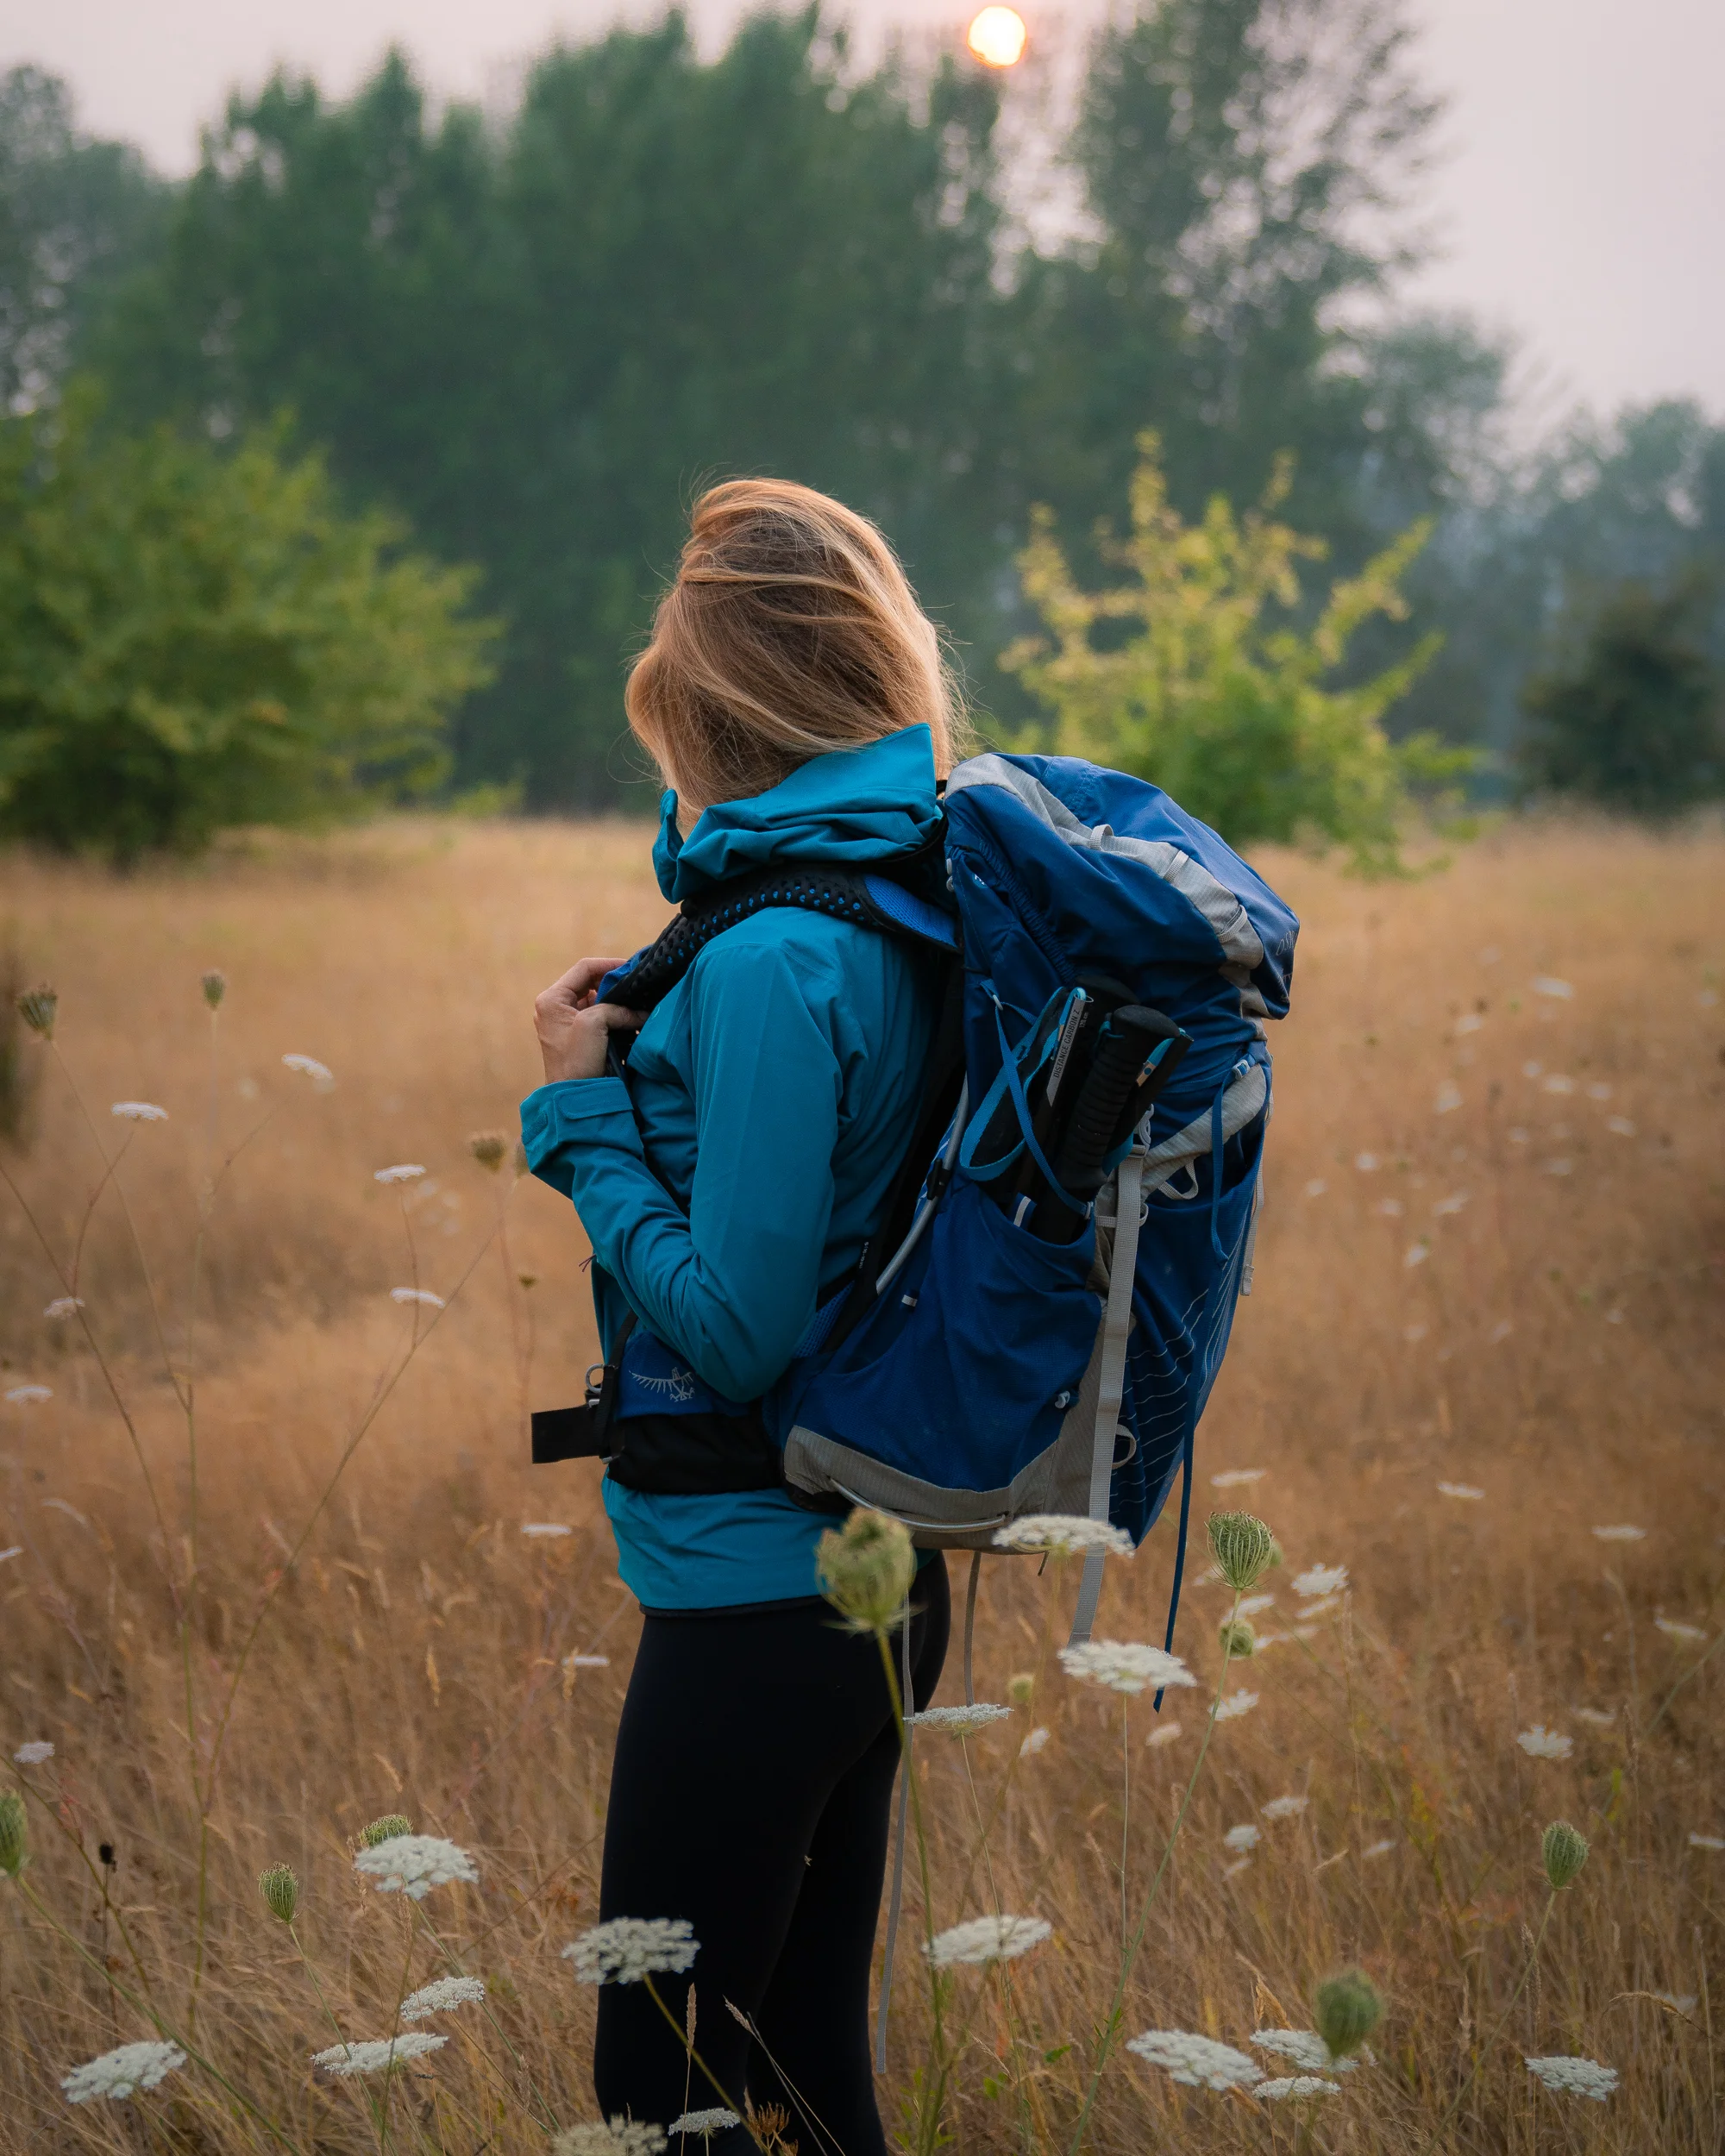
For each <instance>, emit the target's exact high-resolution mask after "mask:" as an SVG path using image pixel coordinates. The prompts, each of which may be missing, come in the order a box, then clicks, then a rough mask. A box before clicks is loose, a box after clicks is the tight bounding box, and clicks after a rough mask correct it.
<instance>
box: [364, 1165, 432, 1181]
mask: <svg viewBox="0 0 1725 2156" xmlns="http://www.w3.org/2000/svg"><path fill="white" fill-rule="evenodd" d="M424 1173H425V1170H424V1169H423V1166H422V1165H421V1164H420V1163H419V1162H417V1160H404V1161H398V1162H397V1163H396V1164H395V1166H394V1167H393V1168H376V1169H373V1170H372V1181H373V1182H374V1183H411V1182H417V1181H418V1180H419V1178H420V1177H421V1176H422V1175H423V1174H424Z"/></svg>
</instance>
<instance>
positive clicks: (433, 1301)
mask: <svg viewBox="0 0 1725 2156" xmlns="http://www.w3.org/2000/svg"><path fill="white" fill-rule="evenodd" d="M389 1299H390V1300H391V1301H392V1302H417V1303H423V1305H424V1306H425V1307H426V1309H428V1310H442V1308H444V1307H445V1305H444V1302H443V1298H442V1296H441V1295H434V1294H432V1292H431V1290H430V1288H391V1289H390V1291H389Z"/></svg>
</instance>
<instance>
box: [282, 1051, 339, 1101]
mask: <svg viewBox="0 0 1725 2156" xmlns="http://www.w3.org/2000/svg"><path fill="white" fill-rule="evenodd" d="M281 1060H282V1062H284V1063H285V1065H286V1066H287V1068H288V1069H290V1070H297V1071H298V1073H299V1075H300V1076H301V1077H302V1078H309V1079H310V1080H311V1089H312V1091H313V1092H314V1093H328V1092H329V1088H330V1087H332V1086H333V1085H334V1084H335V1082H336V1074H335V1072H334V1071H332V1070H331V1069H330V1068H329V1065H328V1063H320V1062H318V1060H317V1057H316V1056H283V1057H282V1059H281Z"/></svg>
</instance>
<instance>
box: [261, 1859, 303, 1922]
mask: <svg viewBox="0 0 1725 2156" xmlns="http://www.w3.org/2000/svg"><path fill="white" fill-rule="evenodd" d="M258 1892H259V1893H260V1894H261V1895H262V1896H263V1897H264V1901H265V1902H266V1903H267V1906H268V1908H269V1913H270V1915H272V1916H276V1917H279V1918H280V1920H281V1921H282V1922H283V1923H284V1924H291V1923H292V1921H293V1912H294V1911H295V1910H296V1909H297V1908H298V1907H299V1882H298V1879H296V1878H295V1877H294V1876H293V1873H292V1870H291V1869H290V1867H289V1866H288V1865H285V1864H273V1865H271V1866H270V1868H269V1870H268V1871H260V1872H259V1874H258Z"/></svg>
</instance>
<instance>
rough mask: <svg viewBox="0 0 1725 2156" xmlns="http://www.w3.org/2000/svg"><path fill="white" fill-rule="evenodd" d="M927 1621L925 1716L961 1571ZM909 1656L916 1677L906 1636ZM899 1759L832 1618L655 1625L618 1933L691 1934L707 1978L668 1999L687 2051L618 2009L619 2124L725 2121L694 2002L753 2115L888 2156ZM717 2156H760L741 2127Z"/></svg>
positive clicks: (931, 1581) (611, 1828) (615, 1843)
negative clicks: (887, 1961)
mask: <svg viewBox="0 0 1725 2156" xmlns="http://www.w3.org/2000/svg"><path fill="white" fill-rule="evenodd" d="M911 1601H912V1610H913V1616H912V1621H911V1677H912V1691H913V1695H914V1699H915V1702H916V1704H917V1705H918V1706H919V1707H920V1706H924V1705H925V1704H926V1703H927V1702H928V1700H929V1699H930V1697H931V1695H932V1694H933V1691H934V1687H935V1683H936V1682H937V1680H938V1677H939V1676H940V1665H941V1663H942V1661H943V1660H944V1658H945V1654H946V1638H947V1631H948V1626H949V1624H950V1614H951V1613H950V1602H949V1598H948V1591H947V1582H946V1566H945V1563H944V1559H942V1558H940V1557H936V1558H934V1560H933V1561H932V1562H931V1564H925V1566H924V1567H923V1569H922V1571H921V1572H920V1573H919V1576H918V1579H917V1584H916V1587H915V1589H913V1593H912V1597H911ZM892 1646H893V1651H894V1664H895V1666H898V1658H899V1657H900V1654H901V1652H902V1643H901V1641H900V1639H899V1638H898V1636H897V1635H896V1634H895V1635H894V1638H893V1641H892ZM898 1760H899V1739H898V1733H897V1731H896V1729H895V1728H894V1723H893V1718H892V1710H891V1706H890V1703H889V1700H888V1692H887V1682H886V1677H885V1674H884V1673H883V1671H882V1670H881V1656H880V1650H879V1648H878V1646H877V1645H876V1644H875V1640H874V1639H873V1638H872V1637H869V1636H866V1635H864V1636H859V1635H858V1634H856V1633H851V1632H847V1631H845V1630H844V1629H843V1627H842V1622H841V1620H840V1619H839V1618H838V1616H837V1613H836V1612H835V1611H833V1610H831V1609H830V1608H828V1607H827V1606H826V1604H825V1603H824V1602H818V1603H810V1602H787V1603H784V1604H782V1605H780V1606H777V1607H769V1608H766V1609H763V1610H761V1611H757V1612H755V1613H752V1614H748V1615H737V1614H728V1613H726V1612H725V1611H723V1610H719V1611H715V1612H713V1613H712V1614H700V1615H692V1616H676V1617H654V1616H649V1617H648V1618H647V1620H646V1621H645V1624H644V1626H643V1630H642V1634H641V1645H640V1649H639V1651H638V1652H637V1655H636V1658H635V1670H634V1674H633V1676H632V1677H630V1680H629V1696H628V1698H627V1699H626V1700H625V1701H624V1707H623V1720H622V1723H621V1726H620V1727H619V1728H618V1733H617V1758H616V1763H615V1764H614V1765H613V1767H612V1776H611V1804H610V1809H609V1812H608V1814H607V1816H606V1820H605V1869H604V1872H603V1875H602V1877H601V1879H600V1883H599V1915H600V1917H601V1918H602V1919H604V1918H610V1917H613V1916H683V1917H687V1918H688V1920H689V1921H690V1922H691V1923H692V1925H693V1927H694V1935H695V1937H696V1939H698V1940H699V1941H700V1952H699V1954H698V1955H697V1956H696V1957H695V1962H694V1965H693V1969H691V1971H689V1973H688V1975H687V1976H686V1977H674V1976H664V1977H655V1980H654V1981H655V1985H656V1987H657V1989H658V1991H659V1995H660V1996H661V1997H662V1999H663V2000H664V2002H665V2003H666V2004H667V2006H668V2007H669V2009H670V2011H671V2015H672V2019H673V2021H674V2022H675V2025H676V2027H675V2030H673V2029H672V2028H670V2027H669V2026H668V2025H667V2023H666V2021H665V2018H664V2016H663V2015H662V2014H661V2013H660V2012H659V2010H658V2009H657V2008H656V2007H655V2005H654V2003H653V2002H652V2000H651V1998H650V1997H649V1996H648V1993H647V1990H646V1987H645V1985H643V1984H607V1985H605V1987H604V1989H603V1990H601V1991H600V1993H599V2037H598V2042H597V2044H596V2046H595V2049H594V2054H593V2087H594V2090H595V2091H596V2092H597V2094H598V2096H599V2109H601V2111H602V2112H603V2113H604V2114H605V2116H606V2117H608V2118H609V2117H612V2116H613V2115H616V2114H618V2113H619V2112H621V2113H623V2114H624V2115H627V2116H629V2117H630V2118H634V2119H638V2120H642V2121H643V2122H649V2123H651V2124H653V2125H655V2126H661V2127H663V2126H668V2124H669V2123H670V2122H671V2121H672V2120H673V2119H674V2118H676V2117H678V2116H679V2115H681V2113H682V2111H683V2110H684V2109H685V2108H686V2106H687V2109H691V2110H705V2109H710V2108H712V2107H713V2106H715V2105H717V2104H718V2103H721V2102H722V2101H723V2099H722V2098H721V2097H720V2096H718V2093H717V2092H716V2091H715V2090H714V2089H713V2087H712V2083H711V2082H710V2081H707V2080H706V2078H704V2076H703V2075H702V2073H701V2071H700V2069H699V2067H695V2068H694V2069H693V2073H692V2075H691V2073H690V2070H689V2065H688V2059H687V2053H686V2051H685V2049H684V2046H683V2040H682V2037H681V2034H680V2033H679V2032H681V2029H682V2028H683V2025H684V2021H683V2017H684V2013H685V2010H686V2006H687V1995H688V1990H689V1986H690V1984H693V1987H694V1993H695V2009H696V2015H697V2027H696V2030H695V2048H696V2050H697V2051H698V2052H699V2053H700V2055H701V2057H702V2058H703V2059H705V2060H706V2064H707V2065H709V2066H710V2067H711V2068H712V2071H713V2073H714V2075H715V2076H716V2077H717V2078H718V2080H719V2081H720V2082H721V2083H722V2084H724V2090H725V2091H726V2094H727V2096H729V2098H730V2100H731V2104H732V2106H733V2108H734V2109H737V2110H739V2111H740V2110H741V2109H742V2108H743V2093H744V2091H745V2090H746V2091H747V2092H748V2094H749V2095H750V2096H751V2097H752V2098H753V2100H754V2101H755V2103H756V2104H757V2105H762V2104H781V2105H782V2106H783V2107H784V2109H786V2110H787V2111H788V2112H789V2114H790V2117H791V2124H790V2127H789V2128H788V2137H789V2138H790V2139H791V2140H795V2141H796V2142H798V2143H799V2145H800V2147H801V2149H802V2151H803V2156H837V2152H840V2151H842V2152H843V2156H885V2151H886V2147H887V2143H886V2138H885V2136H884V2134H882V2132H881V2117H880V2113H879V2111H878V2110H877V2109H876V2108H875V2085H874V2075H873V2072H872V2070H871V2068H870V2064H869V1971H870V1967H871V1965H872V1962H873V1959H874V1946H875V1921H876V1919H877V1918H878V1916H879V1915H880V1908H881V1881H882V1878H883V1876H884V1873H885V1869H886V1858H887V1842H888V1812H889V1809H890V1806H891V1802H892V1790H893V1777H894V1772H895V1771H896V1769H897V1766H898ZM726 2002H732V2003H734V2004H736V2005H737V2006H739V2007H741V2008H742V2009H743V2011H744V2012H745V2013H746V2014H747V2015H750V2018H751V2020H753V2021H755V2023H756V2026H757V2028H759V2029H760V2032H761V2036H762V2042H763V2043H764V2046H765V2048H766V2051H767V2052H768V2053H770V2054H771V2063H769V2061H768V2059H767V2058H766V2057H764V2056H763V2055H762V2049H761V2047H760V2046H757V2045H756V2044H755V2043H754V2042H753V2041H752V2040H751V2039H750V2035H749V2034H748V2032H747V2031H746V2030H745V2029H744V2028H742V2027H741V2025H740V2024H739V2023H738V2022H737V2020H736V2018H735V2017H734V2016H733V2015H731V2014H730V2013H728V2012H727V2011H726ZM775 2066H776V2067H777V2069H778V2070H779V2071H775ZM686 2087H687V2096H685V2088H686ZM699 2146H700V2144H699V2143H698V2142H696V2141H694V2140H690V2141H689V2143H688V2149H689V2150H690V2151H691V2152H693V2150H695V2149H697V2148H698V2147H699ZM706 2146H707V2147H708V2148H710V2149H711V2150H712V2152H713V2156H743V2152H744V2151H745V2150H748V2149H750V2148H751V2147H753V2144H752V2142H751V2141H750V2139H749V2137H748V2135H747V2134H745V2133H744V2132H743V2130H742V2129H741V2128H737V2129H735V2130H733V2131H732V2132H731V2133H729V2134H723V2135H720V2136H718V2137H717V2138H716V2139H714V2140H712V2141H711V2142H709V2143H708V2144H707V2145H706ZM672 2156H681V2152H680V2151H679V2149H678V2147H677V2143H676V2142H675V2141H673V2143H672Z"/></svg>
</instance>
